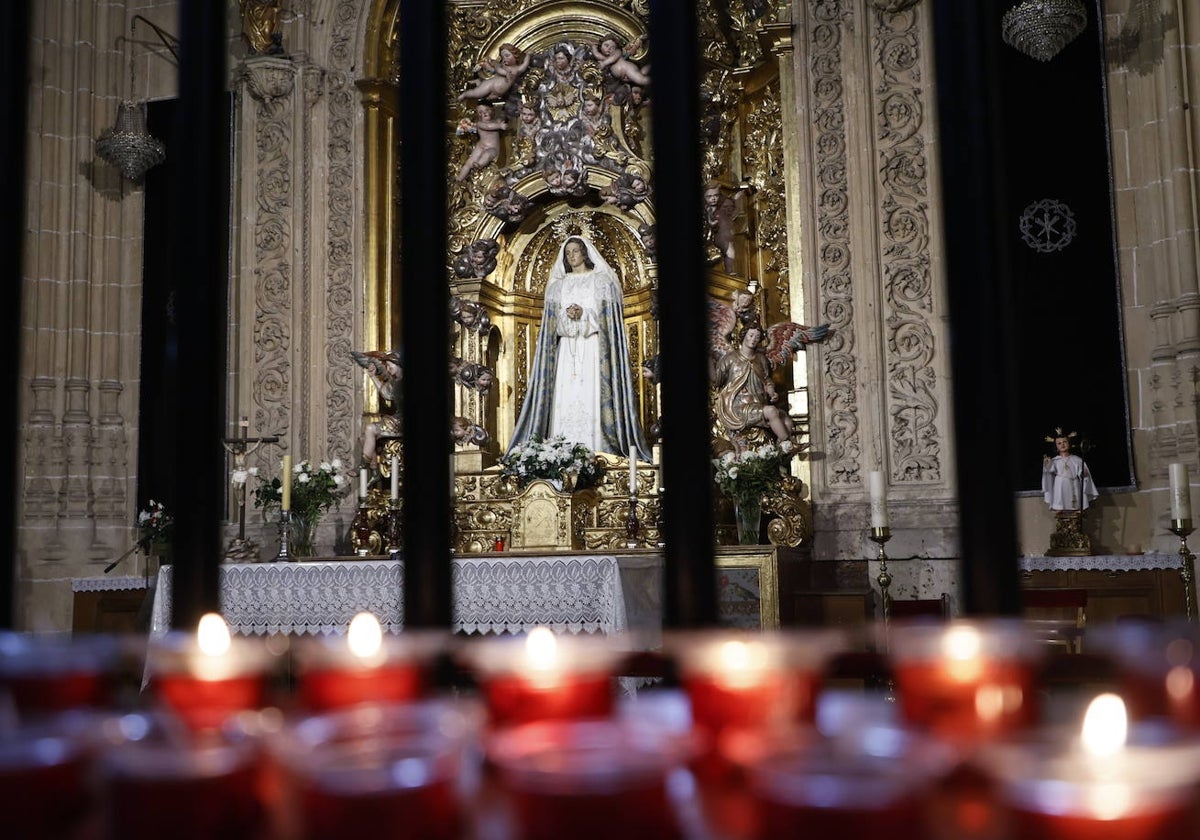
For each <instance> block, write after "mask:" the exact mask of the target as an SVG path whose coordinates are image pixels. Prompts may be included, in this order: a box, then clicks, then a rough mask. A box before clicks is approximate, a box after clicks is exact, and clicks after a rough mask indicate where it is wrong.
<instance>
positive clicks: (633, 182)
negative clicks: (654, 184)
mask: <svg viewBox="0 0 1200 840" xmlns="http://www.w3.org/2000/svg"><path fill="white" fill-rule="evenodd" d="M600 195H602V196H603V197H604V203H605V204H615V205H617V206H618V207H620V208H621V209H622V210H632V209H633V208H634V207H636V206H638V205H639V204H641V203H642V202H643V201H645V200H646V199H647V198H649V197H650V184H649V182H647V181H646V177H645V176H644V175H642V174H641V173H640V172H637V171H630V172H624V173H622V174H620V175H618V176H617V178H616V180H614V181H613V182H612V183H611V184H609V185H608V186H607V187H605V188H604V189H602V190H601V191H600Z"/></svg>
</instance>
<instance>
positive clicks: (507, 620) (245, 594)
mask: <svg viewBox="0 0 1200 840" xmlns="http://www.w3.org/2000/svg"><path fill="white" fill-rule="evenodd" d="M451 562H452V570H451V581H452V586H453V591H454V604H453V616H454V624H453V629H454V631H455V632H461V633H519V632H522V631H524V630H528V629H529V628H532V627H536V626H539V625H541V626H546V627H549V628H551V629H553V630H555V631H557V632H566V633H605V634H616V633H624V632H627V631H630V630H641V629H648V624H656V623H657V620H658V615H659V613H660V599H659V594H658V593H659V592H660V591H661V587H660V585H659V577H660V566H659V563H658V562H657V559H656V556H655V555H654V554H652V553H650V552H647V553H645V554H632V555H625V556H622V557H619V558H618V557H616V556H614V555H597V554H577V555H574V554H573V555H556V556H553V557H546V556H538V557H531V556H519V555H515V554H514V555H510V556H503V557H499V556H496V557H492V556H489V557H455V558H454V559H453V560H452V561H451ZM171 580H172V569H171V567H170V566H164V567H163V568H162V569H161V570H160V572H159V576H158V585H157V588H156V591H155V593H154V606H153V611H152V616H151V625H150V631H151V633H152V634H156V633H163V632H166V630H168V629H169V628H170V626H171ZM627 587H628V588H629V589H630V590H632V591H631V592H630V593H629V594H627V593H626V588H627ZM220 598H221V609H222V612H223V613H224V616H225V620H226V621H227V622H228V623H229V626H230V629H231V630H232V631H233V632H235V633H239V634H242V635H267V634H277V633H280V634H291V635H303V634H313V635H317V634H332V633H344V632H345V630H346V627H347V625H348V624H349V623H350V619H352V618H353V617H354V616H355V614H357V613H359V612H362V611H364V610H368V611H370V612H372V613H374V614H375V615H376V616H377V617H378V618H379V620H380V622H381V623H382V624H383V626H384V627H385V628H387V629H388V630H389V631H391V632H397V631H399V630H400V629H401V628H402V627H403V626H404V564H403V561H402V560H400V559H366V560H317V561H312V562H299V563H227V564H225V565H223V566H222V567H221V575H220ZM631 615H632V616H633V621H632V623H631V620H630V616H631Z"/></svg>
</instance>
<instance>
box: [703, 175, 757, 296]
mask: <svg viewBox="0 0 1200 840" xmlns="http://www.w3.org/2000/svg"><path fill="white" fill-rule="evenodd" d="M746 192H747V188H745V187H743V188H740V189H738V190H735V191H734V193H733V195H726V194H725V192H724V190H723V189H722V188H721V185H720V183H718V182H717V181H709V182H708V183H707V184H705V185H704V222H705V224H706V225H707V227H708V231H707V237H708V240H709V243H710V244H711V246H712V248H713V249H714V250H715V252H716V255H717V256H716V257H714V259H724V261H725V271H726V272H729V273H732V272H733V261H734V256H735V253H734V250H733V229H734V223H735V222H736V220H737V219H738V217H739V216H741V215H742V214H743V210H742V196H743V195H745V194H746Z"/></svg>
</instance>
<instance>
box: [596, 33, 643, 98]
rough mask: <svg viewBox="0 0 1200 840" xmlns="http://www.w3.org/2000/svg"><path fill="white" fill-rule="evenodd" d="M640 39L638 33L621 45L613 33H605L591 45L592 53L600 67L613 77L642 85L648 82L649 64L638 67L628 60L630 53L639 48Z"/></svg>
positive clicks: (640, 44)
mask: <svg viewBox="0 0 1200 840" xmlns="http://www.w3.org/2000/svg"><path fill="white" fill-rule="evenodd" d="M642 40H643V36H641V35H639V36H638V37H636V38H634V39H633V40H632V41H630V42H629V43H628V44H626V45H625V46H624V47H622V46H621V42H620V41H618V40H617V38H616V36H615V35H606V36H605V37H603V38H601V39H600V42H599V43H597V44H596V45H594V46H593V47H592V55H593V56H595V57H596V61H598V62H599V63H600V69H601V70H607V71H608V73H609V74H610V75H611V76H613V78H615V79H619V80H620V81H622V82H627V83H629V84H631V85H641V86H643V87H644V86H646V85H648V84H650V65H649V64H647V65H646V66H645V67H638V66H637V65H636V64H634V63H633V62H632V61H630V60H629V55H630V54H632V53H635V52H637V51H638V50H639V49H641V46H642Z"/></svg>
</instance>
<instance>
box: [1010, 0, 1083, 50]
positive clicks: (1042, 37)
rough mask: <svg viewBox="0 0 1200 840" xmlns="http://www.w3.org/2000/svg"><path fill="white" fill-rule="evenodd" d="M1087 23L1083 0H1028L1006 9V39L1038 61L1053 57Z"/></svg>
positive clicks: (1074, 37) (1075, 36)
mask: <svg viewBox="0 0 1200 840" xmlns="http://www.w3.org/2000/svg"><path fill="white" fill-rule="evenodd" d="M1086 26H1087V10H1086V9H1085V8H1084V6H1083V3H1082V2H1080V0H1024V2H1022V3H1018V4H1017V5H1016V6H1013V7H1012V8H1011V9H1009V10H1008V11H1007V12H1005V13H1004V18H1003V20H1001V22H1000V27H1001V32H1002V34H1003V36H1004V43H1006V44H1008V45H1009V46H1011V47H1014V48H1016V49H1018V50H1020V51H1021V52H1023V53H1025V54H1026V55H1028V56H1030V57H1031V58H1036V59H1037V60H1038V61H1049V60H1050V59H1052V58H1054V56H1056V55H1058V54H1059V52H1061V51H1062V48H1063V47H1065V46H1066V45H1067V44H1069V43H1071V42H1072V41H1074V40H1075V39H1076V38H1077V37H1078V36H1079V33H1080V32H1082V31H1083V30H1084V27H1086Z"/></svg>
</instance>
